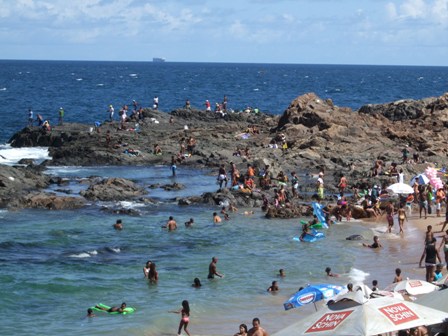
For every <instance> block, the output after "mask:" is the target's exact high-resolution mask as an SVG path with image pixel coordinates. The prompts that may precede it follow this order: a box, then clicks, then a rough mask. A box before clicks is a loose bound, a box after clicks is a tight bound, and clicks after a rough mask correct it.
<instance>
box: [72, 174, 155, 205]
mask: <svg viewBox="0 0 448 336" xmlns="http://www.w3.org/2000/svg"><path fill="white" fill-rule="evenodd" d="M80 194H81V195H82V196H83V197H85V198H86V199H88V200H92V201H98V200H99V201H123V200H129V199H132V198H135V197H138V196H141V195H145V194H146V191H145V190H144V189H143V188H141V187H140V186H138V185H136V184H135V183H134V182H132V181H129V180H126V179H124V178H108V179H105V180H102V181H99V182H97V183H94V184H91V185H90V186H89V188H87V190H84V191H81V193H80Z"/></svg>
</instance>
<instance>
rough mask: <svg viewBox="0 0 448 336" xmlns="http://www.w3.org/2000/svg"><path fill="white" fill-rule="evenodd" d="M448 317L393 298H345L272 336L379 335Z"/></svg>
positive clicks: (446, 314)
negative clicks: (361, 299) (360, 299)
mask: <svg viewBox="0 0 448 336" xmlns="http://www.w3.org/2000/svg"><path fill="white" fill-rule="evenodd" d="M361 295H362V294H361ZM361 302H362V301H361ZM446 318H448V313H446V312H442V311H440V310H436V309H432V308H429V307H425V306H422V305H419V304H416V303H413V302H408V301H402V300H399V299H394V298H390V297H383V298H377V299H369V300H366V301H365V302H364V303H359V302H356V301H354V300H350V299H348V298H345V299H342V300H340V301H337V302H331V301H330V302H329V303H328V305H327V307H325V308H323V309H321V310H319V311H317V312H315V313H313V314H311V315H308V316H307V317H305V318H303V319H302V320H300V321H298V322H296V323H294V324H292V325H290V326H289V327H286V328H285V329H282V330H280V331H279V332H277V333H275V334H273V335H272V336H294V335H316V336H319V335H322V336H323V335H328V336H330V335H331V336H342V335H344V336H346V335H351V336H358V335H359V336H361V335H363V336H364V335H379V334H384V333H389V332H394V331H397V330H402V329H408V328H414V327H417V326H421V325H433V324H438V323H441V322H443V321H444V320H445V319H446Z"/></svg>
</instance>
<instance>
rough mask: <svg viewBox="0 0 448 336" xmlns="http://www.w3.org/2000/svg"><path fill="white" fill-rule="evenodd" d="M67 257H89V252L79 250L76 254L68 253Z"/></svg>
mask: <svg viewBox="0 0 448 336" xmlns="http://www.w3.org/2000/svg"><path fill="white" fill-rule="evenodd" d="M69 258H90V254H89V253H87V252H81V253H78V254H70V255H69Z"/></svg>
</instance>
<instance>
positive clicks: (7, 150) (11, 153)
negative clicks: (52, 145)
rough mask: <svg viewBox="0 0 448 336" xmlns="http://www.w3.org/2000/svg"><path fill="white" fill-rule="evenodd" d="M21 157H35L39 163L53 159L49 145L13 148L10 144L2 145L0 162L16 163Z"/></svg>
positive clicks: (6, 163)
mask: <svg viewBox="0 0 448 336" xmlns="http://www.w3.org/2000/svg"><path fill="white" fill-rule="evenodd" d="M21 159H33V160H35V161H36V163H37V164H39V163H41V162H42V161H44V160H51V157H50V156H49V155H48V148H47V147H22V148H13V147H11V146H10V145H2V146H0V164H3V165H14V164H17V162H19V161H20V160H21Z"/></svg>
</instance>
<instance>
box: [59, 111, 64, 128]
mask: <svg viewBox="0 0 448 336" xmlns="http://www.w3.org/2000/svg"><path fill="white" fill-rule="evenodd" d="M64 114H65V111H64V109H63V108H62V107H60V108H59V126H62V125H63V124H64Z"/></svg>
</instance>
